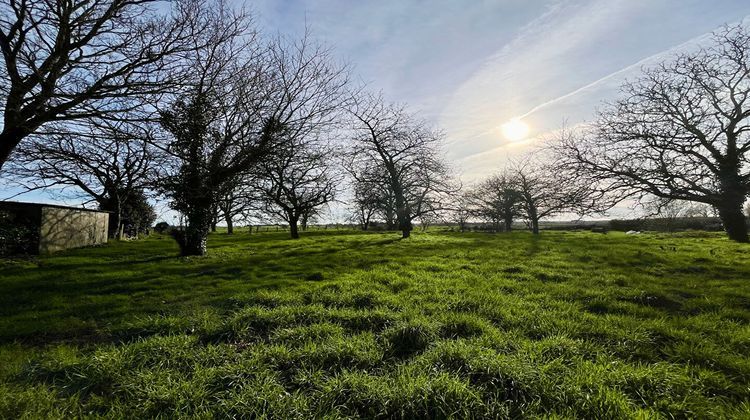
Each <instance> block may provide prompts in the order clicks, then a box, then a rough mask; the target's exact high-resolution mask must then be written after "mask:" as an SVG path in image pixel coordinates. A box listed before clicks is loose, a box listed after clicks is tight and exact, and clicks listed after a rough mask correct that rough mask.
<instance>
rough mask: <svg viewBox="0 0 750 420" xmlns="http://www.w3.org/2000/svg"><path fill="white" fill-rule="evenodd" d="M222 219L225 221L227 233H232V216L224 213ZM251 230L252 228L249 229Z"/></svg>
mask: <svg viewBox="0 0 750 420" xmlns="http://www.w3.org/2000/svg"><path fill="white" fill-rule="evenodd" d="M224 220H225V221H226V222H227V235H233V234H234V223H232V217H231V216H227V215H226V214H225V216H224ZM250 230H251V231H252V229H250Z"/></svg>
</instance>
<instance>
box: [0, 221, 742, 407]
mask: <svg viewBox="0 0 750 420" xmlns="http://www.w3.org/2000/svg"><path fill="white" fill-rule="evenodd" d="M209 245H210V250H209V252H210V254H209V256H208V257H205V258H190V259H185V258H179V257H175V255H176V252H177V249H176V246H175V245H174V243H173V242H172V241H171V240H170V239H168V238H166V237H158V236H155V237H152V238H149V239H146V240H143V241H138V242H123V243H112V244H110V245H109V246H106V247H101V248H91V249H81V250H75V251H70V252H66V253H62V254H58V255H54V256H50V257H42V258H39V259H34V260H18V261H4V262H0V270H1V271H0V290H2V294H0V418H19V417H21V418H44V417H57V418H62V417H65V418H68V417H87V416H104V417H112V418H123V417H127V418H142V417H158V416H161V417H178V416H181V417H212V416H218V417H243V418H244V417H274V418H294V417H302V418H309V417H312V416H315V417H326V418H346V417H368V418H370V417H386V418H393V417H395V418H415V417H431V418H445V417H457V418H468V417H472V418H480V417H500V418H503V417H511V418H518V417H547V418H634V417H636V418H748V417H750V246H748V245H743V244H736V243H733V242H730V241H728V240H726V239H724V238H723V235H721V234H718V233H717V234H710V233H690V234H682V235H656V234H654V235H639V236H626V235H623V234H618V233H611V234H609V235H596V234H590V233H573V232H544V233H543V234H542V236H541V237H540V238H534V237H532V236H531V235H528V234H526V233H514V234H510V235H502V234H500V235H491V234H458V233H450V232H439V231H436V232H431V233H427V234H415V235H414V237H412V238H411V239H409V240H403V241H401V240H397V234H393V233H388V234H362V233H356V232H321V231H318V232H311V233H308V234H306V235H304V236H303V238H302V239H301V240H298V241H293V240H289V239H287V238H286V234H285V233H283V232H279V233H261V234H252V235H249V234H247V233H239V234H237V235H235V236H234V237H228V236H227V235H223V234H215V235H213V236H211V238H210V240H209Z"/></svg>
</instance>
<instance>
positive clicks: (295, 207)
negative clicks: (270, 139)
mask: <svg viewBox="0 0 750 420" xmlns="http://www.w3.org/2000/svg"><path fill="white" fill-rule="evenodd" d="M332 154H333V151H332V150H331V148H330V147H327V146H326V145H319V144H314V143H309V142H306V141H305V140H304V139H303V140H300V141H296V142H293V143H292V144H290V143H289V142H287V143H286V144H285V145H284V146H283V148H282V150H279V151H277V152H276V156H273V157H271V158H269V159H267V160H265V161H263V162H262V163H261V164H260V165H259V166H258V175H257V177H256V179H255V180H254V185H253V187H254V188H255V190H256V191H257V196H258V199H259V200H260V202H261V203H263V208H262V210H263V211H264V212H265V213H266V214H269V215H270V216H272V217H275V218H279V219H281V220H284V221H285V222H286V223H288V224H289V231H290V234H291V236H292V238H293V239H298V238H299V222H300V221H302V223H303V229H306V228H307V222H308V219H309V218H310V217H311V216H312V215H314V214H315V213H316V212H317V211H318V210H319V208H320V207H321V206H323V205H325V204H327V203H330V202H331V201H333V200H334V198H335V196H336V192H337V187H338V185H339V184H340V182H341V179H340V177H338V176H336V175H335V168H333V167H332V165H331V162H333V161H334V160H333V159H332Z"/></svg>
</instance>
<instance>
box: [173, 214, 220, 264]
mask: <svg viewBox="0 0 750 420" xmlns="http://www.w3.org/2000/svg"><path fill="white" fill-rule="evenodd" d="M212 223H213V212H212V211H211V207H210V206H205V207H203V206H200V207H197V208H194V209H193V210H192V211H191V212H190V213H188V214H187V227H186V228H185V233H184V237H183V239H182V243H181V252H182V255H183V256H189V255H198V256H203V255H206V238H207V237H208V231H209V230H210V229H211V224H212Z"/></svg>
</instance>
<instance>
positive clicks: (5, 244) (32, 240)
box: [0, 211, 39, 256]
mask: <svg viewBox="0 0 750 420" xmlns="http://www.w3.org/2000/svg"><path fill="white" fill-rule="evenodd" d="M38 245H39V232H38V231H37V229H36V228H35V226H34V225H33V224H32V223H31V222H30V221H28V220H25V219H24V218H23V217H20V216H17V215H15V214H13V213H11V212H7V211H0V256H8V255H19V254H35V253H36V250H37V246H38Z"/></svg>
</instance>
